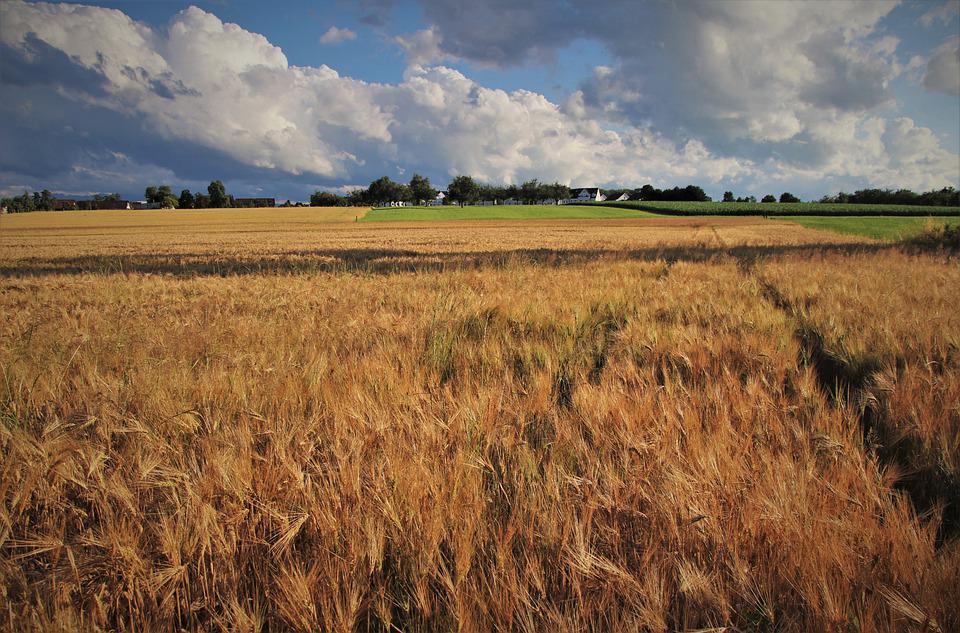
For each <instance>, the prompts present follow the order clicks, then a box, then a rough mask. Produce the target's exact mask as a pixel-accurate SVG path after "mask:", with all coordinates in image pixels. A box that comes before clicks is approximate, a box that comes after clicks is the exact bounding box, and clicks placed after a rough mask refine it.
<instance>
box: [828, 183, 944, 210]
mask: <svg viewBox="0 0 960 633" xmlns="http://www.w3.org/2000/svg"><path fill="white" fill-rule="evenodd" d="M820 202H839V203H845V204H917V205H925V206H938V207H958V206H960V191H957V190H956V189H954V188H953V187H944V188H943V189H939V190H938V189H934V190H931V191H927V192H924V193H915V192H913V191H910V190H909V189H897V190H896V191H894V190H893V189H859V190H857V191H854V192H853V193H844V192H843V191H841V192H840V193H838V194H837V195H835V196H824V197H822V198H820Z"/></svg>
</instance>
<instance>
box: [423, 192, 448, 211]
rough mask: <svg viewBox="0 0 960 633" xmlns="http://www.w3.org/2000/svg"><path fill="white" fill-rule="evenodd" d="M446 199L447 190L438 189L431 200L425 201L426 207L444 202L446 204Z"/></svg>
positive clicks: (436, 205) (440, 204)
mask: <svg viewBox="0 0 960 633" xmlns="http://www.w3.org/2000/svg"><path fill="white" fill-rule="evenodd" d="M446 200H447V192H446V191H438V192H437V197H436V198H434V199H433V200H429V201H427V206H428V207H439V206H443V205H444V204H446Z"/></svg>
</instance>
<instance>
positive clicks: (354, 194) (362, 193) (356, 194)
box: [347, 189, 368, 207]
mask: <svg viewBox="0 0 960 633" xmlns="http://www.w3.org/2000/svg"><path fill="white" fill-rule="evenodd" d="M367 195H368V192H367V190H366V189H354V190H353V191H350V192H349V193H347V204H349V205H350V206H351V207H362V206H366V204H367Z"/></svg>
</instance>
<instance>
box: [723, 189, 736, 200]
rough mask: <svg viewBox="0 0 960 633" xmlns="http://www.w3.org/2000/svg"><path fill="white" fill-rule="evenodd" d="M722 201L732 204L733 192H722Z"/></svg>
mask: <svg viewBox="0 0 960 633" xmlns="http://www.w3.org/2000/svg"><path fill="white" fill-rule="evenodd" d="M723 201H724V202H733V201H734V198H733V192H732V191H724V192H723Z"/></svg>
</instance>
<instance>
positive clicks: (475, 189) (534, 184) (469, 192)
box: [310, 174, 570, 207]
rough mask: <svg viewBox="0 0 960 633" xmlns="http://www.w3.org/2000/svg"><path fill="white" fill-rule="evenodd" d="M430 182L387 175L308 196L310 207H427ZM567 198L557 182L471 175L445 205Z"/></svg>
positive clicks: (457, 181)
mask: <svg viewBox="0 0 960 633" xmlns="http://www.w3.org/2000/svg"><path fill="white" fill-rule="evenodd" d="M437 193H438V192H437V190H436V189H435V188H434V187H433V186H432V185H431V184H430V179H429V178H426V177H425V176H421V175H420V174H414V175H413V177H412V178H411V179H410V182H409V183H398V182H394V181H393V180H391V179H390V178H389V177H387V176H382V177H380V178H377V179H376V180H374V181H373V182H371V183H370V186H369V187H366V188H358V189H354V190H353V191H351V192H350V193H348V194H347V195H345V196H340V195H337V194H334V193H330V192H328V191H317V192H315V193H314V194H313V195H312V196H310V204H311V205H313V206H324V207H336V206H348V205H349V206H381V205H385V204H390V203H392V202H404V203H409V204H427V203H429V202H431V201H433V200H436V198H437ZM569 197H570V188H569V187H567V186H566V185H562V184H560V183H557V182H555V183H542V182H540V181H539V180H536V179H533V180H528V181H527V182H525V183H523V184H521V185H491V184H486V183H483V182H479V181H478V180H476V179H474V178H473V177H472V176H456V177H455V178H454V179H453V180H451V181H450V184H449V185H448V187H447V191H446V197H445V199H444V200H445V202H447V203H453V204H473V203H475V202H479V201H481V200H489V201H496V202H502V201H504V200H519V201H522V202H524V203H527V204H536V203H537V202H540V201H542V200H563V199H565V198H569Z"/></svg>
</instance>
